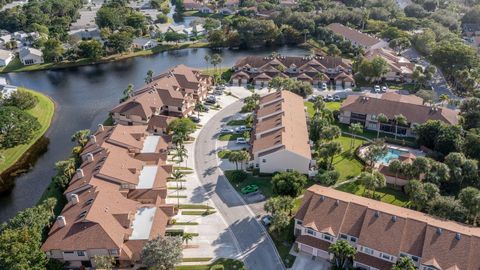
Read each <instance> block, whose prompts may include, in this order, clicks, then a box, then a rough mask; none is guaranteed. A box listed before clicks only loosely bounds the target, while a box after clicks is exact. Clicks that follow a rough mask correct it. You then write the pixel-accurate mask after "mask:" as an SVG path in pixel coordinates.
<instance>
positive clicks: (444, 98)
mask: <svg viewBox="0 0 480 270" xmlns="http://www.w3.org/2000/svg"><path fill="white" fill-rule="evenodd" d="M438 98H439V99H440V102H441V103H442V106H445V103H447V104H448V101H449V100H450V97H449V96H448V95H446V94H441V95H440V96H439V97H438Z"/></svg>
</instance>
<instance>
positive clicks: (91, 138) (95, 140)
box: [90, 135, 97, 143]
mask: <svg viewBox="0 0 480 270" xmlns="http://www.w3.org/2000/svg"><path fill="white" fill-rule="evenodd" d="M90 141H91V142H93V143H96V142H97V137H95V135H92V136H90Z"/></svg>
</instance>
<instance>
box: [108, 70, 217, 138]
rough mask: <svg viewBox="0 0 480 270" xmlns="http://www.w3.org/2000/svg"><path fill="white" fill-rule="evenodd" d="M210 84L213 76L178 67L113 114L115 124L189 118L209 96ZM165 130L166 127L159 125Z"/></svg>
mask: <svg viewBox="0 0 480 270" xmlns="http://www.w3.org/2000/svg"><path fill="white" fill-rule="evenodd" d="M211 85H212V78H211V77H210V76H206V75H203V74H201V72H200V71H199V70H196V69H192V68H189V67H186V66H184V65H179V66H176V67H174V68H172V69H169V70H168V71H167V72H165V73H162V74H160V75H158V76H156V77H154V78H153V80H152V82H151V83H149V84H147V85H145V86H144V87H142V88H141V89H139V90H137V91H135V93H134V95H133V96H132V97H130V98H129V99H127V100H126V101H124V102H122V103H120V104H119V105H118V106H116V107H115V108H113V109H112V110H111V111H110V113H111V115H112V118H113V120H114V121H115V123H119V124H122V125H148V124H149V122H150V120H151V119H152V118H156V117H155V116H159V115H166V116H173V117H186V116H188V115H190V114H192V113H193V110H194V108H195V104H196V103H197V102H200V101H202V100H203V99H204V98H205V97H206V96H207V93H208V89H209V87H210V86H211ZM157 120H158V119H157ZM157 122H158V121H157ZM162 128H165V127H158V126H157V129H162Z"/></svg>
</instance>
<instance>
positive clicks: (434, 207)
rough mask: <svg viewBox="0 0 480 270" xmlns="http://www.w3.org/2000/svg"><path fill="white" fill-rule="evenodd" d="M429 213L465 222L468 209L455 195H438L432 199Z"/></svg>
mask: <svg viewBox="0 0 480 270" xmlns="http://www.w3.org/2000/svg"><path fill="white" fill-rule="evenodd" d="M428 213H429V214H431V215H434V216H437V217H440V218H446V219H450V220H455V221H459V222H465V220H466V216H467V209H465V207H463V206H462V205H461V204H460V202H459V201H457V200H455V198H453V197H445V196H438V197H437V198H436V199H434V200H433V201H430V203H429V209H428Z"/></svg>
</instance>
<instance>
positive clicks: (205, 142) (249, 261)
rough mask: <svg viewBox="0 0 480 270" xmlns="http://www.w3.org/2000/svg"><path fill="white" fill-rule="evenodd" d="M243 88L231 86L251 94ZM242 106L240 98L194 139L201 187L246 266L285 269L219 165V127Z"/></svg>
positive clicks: (263, 230) (196, 165)
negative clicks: (231, 237) (226, 226)
mask: <svg viewBox="0 0 480 270" xmlns="http://www.w3.org/2000/svg"><path fill="white" fill-rule="evenodd" d="M232 88H233V87H232ZM242 89H243V90H242ZM242 89H231V91H232V92H233V93H234V95H235V96H237V97H244V96H247V95H249V94H250V92H249V91H245V90H244V88H242ZM262 91H263V90H262ZM241 107H242V102H241V101H238V102H235V103H233V104H232V105H230V106H228V107H226V108H224V109H223V110H222V111H221V112H220V113H218V114H216V115H215V116H213V117H212V118H211V119H210V120H209V121H208V123H207V124H205V125H204V127H203V129H202V130H201V131H200V134H199V135H198V138H197V140H196V141H195V169H196V172H197V174H198V178H199V179H200V181H201V182H202V185H203V186H202V188H203V189H204V190H205V192H203V195H204V196H205V197H208V198H209V199H211V201H213V203H214V205H215V207H216V209H218V211H219V213H220V214H221V216H222V217H223V219H224V221H225V222H226V223H227V224H228V230H229V231H230V232H231V233H232V235H233V241H234V245H235V246H236V247H237V248H238V249H239V250H240V252H239V255H240V256H239V257H240V258H241V259H243V261H244V262H245V265H246V267H247V269H262V270H269V269H275V270H277V269H284V266H283V264H282V262H281V260H280V257H279V255H278V252H277V250H276V248H275V246H274V244H273V242H272V240H271V239H270V237H269V235H268V233H267V232H266V231H265V228H264V227H263V226H262V225H261V224H260V223H259V222H258V220H257V219H256V218H255V215H254V213H253V212H252V211H251V209H250V208H249V207H248V206H247V205H246V204H245V202H244V200H243V199H242V197H241V196H240V195H239V194H238V193H237V192H236V191H235V189H234V188H233V187H232V186H231V185H230V183H229V182H228V180H227V179H226V178H225V176H224V174H223V171H222V170H221V169H220V168H219V159H218V156H217V149H218V148H217V147H218V145H217V140H216V138H217V136H218V130H220V128H221V126H222V125H225V124H226V123H227V122H228V121H229V120H230V116H231V115H234V114H235V113H237V112H238V111H239V110H240V108H241Z"/></svg>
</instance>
